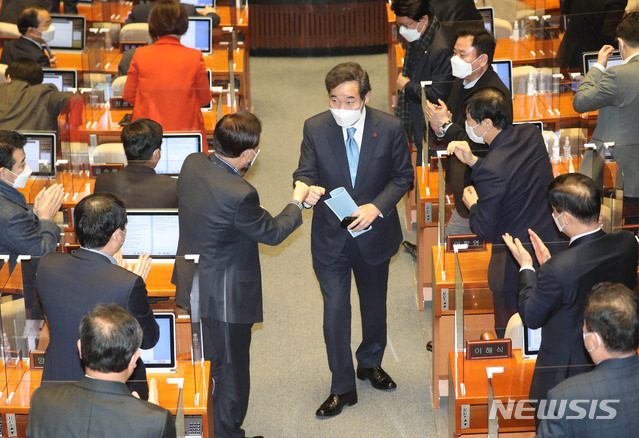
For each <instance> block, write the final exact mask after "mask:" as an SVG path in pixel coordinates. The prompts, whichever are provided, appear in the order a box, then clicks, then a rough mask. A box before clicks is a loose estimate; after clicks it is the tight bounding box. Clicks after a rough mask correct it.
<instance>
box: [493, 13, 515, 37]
mask: <svg viewBox="0 0 639 438" xmlns="http://www.w3.org/2000/svg"><path fill="white" fill-rule="evenodd" d="M512 34H513V25H512V24H510V23H509V22H508V21H506V20H504V19H503V18H495V39H500V38H510V36H511V35H512Z"/></svg>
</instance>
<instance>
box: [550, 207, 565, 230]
mask: <svg viewBox="0 0 639 438" xmlns="http://www.w3.org/2000/svg"><path fill="white" fill-rule="evenodd" d="M562 214H563V212H562V213H560V214H559V216H557V217H555V215H554V214H553V215H552V219H553V220H554V221H555V225H557V228H558V229H559V232H560V233H563V232H564V227H562V226H561V225H560V224H559V218H560V217H561V215H562Z"/></svg>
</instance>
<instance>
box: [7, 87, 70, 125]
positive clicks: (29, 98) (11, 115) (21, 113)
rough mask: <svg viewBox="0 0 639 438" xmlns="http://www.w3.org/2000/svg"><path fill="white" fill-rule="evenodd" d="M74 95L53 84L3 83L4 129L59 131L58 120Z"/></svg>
mask: <svg viewBox="0 0 639 438" xmlns="http://www.w3.org/2000/svg"><path fill="white" fill-rule="evenodd" d="M72 96H73V93H68V92H62V91H58V89H57V88H56V86H55V85H53V84H37V85H29V84H28V83H26V82H25V81H22V80H15V81H11V83H8V84H0V129H10V130H25V131H55V132H57V131H58V117H59V116H60V113H61V112H62V110H63V109H64V108H65V107H66V106H67V104H68V103H69V100H70V99H71V97H72Z"/></svg>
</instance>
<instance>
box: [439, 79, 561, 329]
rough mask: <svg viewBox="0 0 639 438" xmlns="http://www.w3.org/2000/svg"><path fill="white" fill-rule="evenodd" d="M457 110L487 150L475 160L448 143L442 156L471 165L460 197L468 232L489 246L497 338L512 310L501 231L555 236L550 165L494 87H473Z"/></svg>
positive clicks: (531, 130) (512, 271)
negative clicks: (468, 180) (549, 190)
mask: <svg viewBox="0 0 639 438" xmlns="http://www.w3.org/2000/svg"><path fill="white" fill-rule="evenodd" d="M463 112H464V114H466V122H465V124H466V133H467V135H468V137H470V139H471V140H473V141H474V142H475V143H479V144H481V143H482V142H485V143H486V144H487V145H488V153H487V154H486V157H485V158H479V157H477V156H476V155H475V154H473V152H472V151H471V149H470V146H469V145H468V143H467V142H465V141H453V142H451V143H449V145H448V154H449V155H452V154H453V153H454V154H455V155H456V156H457V158H459V160H460V161H461V162H462V163H465V164H467V165H469V166H471V169H472V180H473V183H474V186H468V187H466V189H465V190H464V195H463V197H462V199H461V200H462V201H463V203H464V204H465V205H466V207H467V208H468V209H469V210H470V226H471V228H472V229H473V231H474V232H475V233H476V234H477V235H478V236H479V238H480V239H483V240H485V241H487V242H492V244H493V247H492V253H491V256H490V263H489V265H488V285H489V286H490V289H491V291H492V292H493V308H494V311H495V332H496V333H497V335H498V336H499V337H503V336H504V333H505V330H506V326H507V324H508V320H509V319H510V317H511V316H512V315H514V314H515V313H517V290H518V289H517V270H518V267H517V263H516V261H515V259H514V258H513V256H512V255H511V254H510V253H509V251H508V249H507V248H505V247H504V245H503V241H502V238H501V235H502V234H503V233H509V234H511V235H513V236H515V237H517V238H519V239H526V238H527V237H528V229H529V228H534V229H536V230H538V231H537V232H538V234H539V235H540V236H543V237H542V238H543V239H545V240H547V241H559V240H560V236H559V234H558V232H557V230H556V229H555V226H554V225H553V223H552V220H551V217H550V208H549V207H548V204H547V202H546V187H547V186H548V183H550V181H552V176H553V175H552V168H551V166H550V160H549V159H548V152H547V150H546V145H545V143H544V139H543V137H542V135H541V132H540V131H539V129H537V127H536V126H534V125H530V124H524V125H512V118H511V115H510V98H509V97H507V96H505V95H504V94H503V93H502V92H501V91H499V90H498V89H496V88H484V89H481V90H477V91H475V92H474V93H473V94H471V95H470V97H469V98H468V99H466V104H465V110H464V111H463ZM526 240H527V239H526Z"/></svg>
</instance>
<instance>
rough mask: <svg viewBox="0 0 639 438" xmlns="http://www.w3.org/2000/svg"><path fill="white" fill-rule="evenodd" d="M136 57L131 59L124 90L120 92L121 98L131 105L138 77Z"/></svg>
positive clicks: (133, 102) (135, 92) (136, 88)
mask: <svg viewBox="0 0 639 438" xmlns="http://www.w3.org/2000/svg"><path fill="white" fill-rule="evenodd" d="M136 55H137V53H136ZM136 55H133V59H132V60H131V65H130V67H129V71H128V72H127V76H126V83H125V84H124V90H123V91H122V98H123V99H124V100H126V101H127V102H129V103H130V104H132V105H135V96H136V94H137V90H138V82H139V75H140V72H139V70H138V63H137V56H136Z"/></svg>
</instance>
